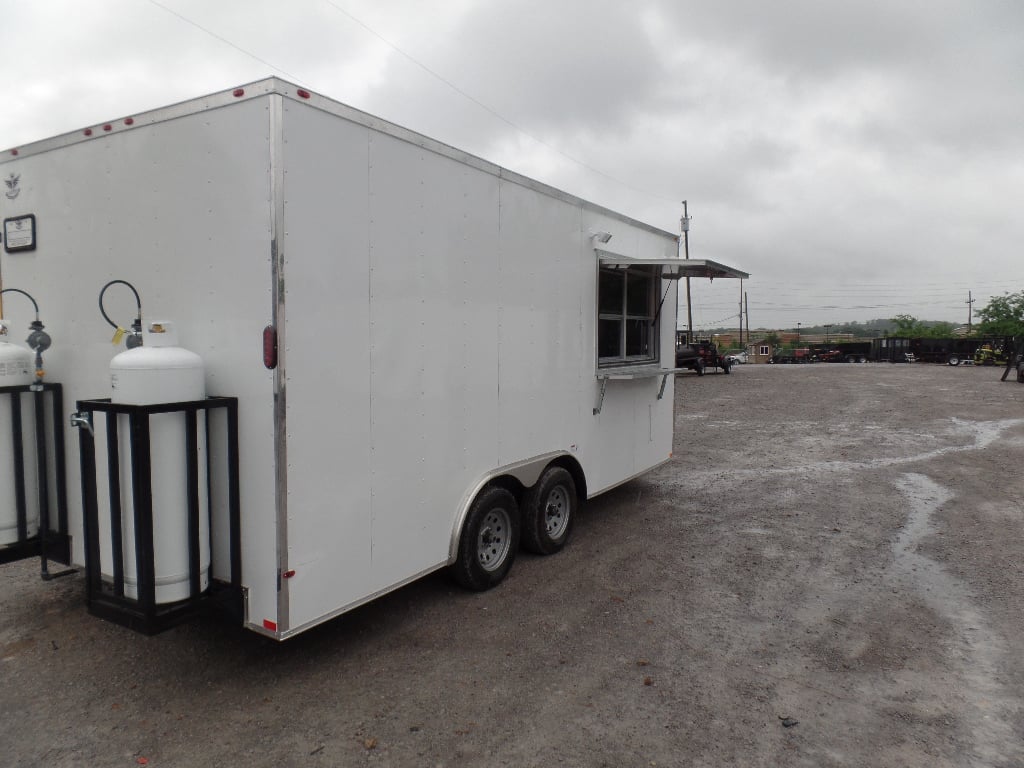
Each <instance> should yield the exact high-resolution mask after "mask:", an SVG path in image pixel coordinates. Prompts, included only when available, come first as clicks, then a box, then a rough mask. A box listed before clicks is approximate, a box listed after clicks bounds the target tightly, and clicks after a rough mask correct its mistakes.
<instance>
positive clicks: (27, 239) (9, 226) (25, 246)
mask: <svg viewBox="0 0 1024 768" xmlns="http://www.w3.org/2000/svg"><path fill="white" fill-rule="evenodd" d="M35 247H36V215H35V214H34V213H29V214H27V215H25V216H15V217H14V218H11V219H4V250H5V251H7V252H8V253H14V252H15V251H33V250H35Z"/></svg>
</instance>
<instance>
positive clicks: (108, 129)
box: [103, 123, 114, 131]
mask: <svg viewBox="0 0 1024 768" xmlns="http://www.w3.org/2000/svg"><path fill="white" fill-rule="evenodd" d="M113 128H114V126H112V125H111V124H110V123H107V124H106V125H104V126H103V130H104V131H110V130H113Z"/></svg>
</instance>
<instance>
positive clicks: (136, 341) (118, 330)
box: [99, 280, 142, 349]
mask: <svg viewBox="0 0 1024 768" xmlns="http://www.w3.org/2000/svg"><path fill="white" fill-rule="evenodd" d="M118 284H120V285H127V286H128V288H129V289H131V292H132V293H133V294H135V306H136V308H137V309H138V314H137V315H136V317H135V320H133V321H132V330H131V333H130V334H129V336H128V341H127V342H126V346H127V347H128V349H133V348H134V347H139V346H142V299H141V298H139V292H138V291H137V290H135V286H134V285H132V284H131V283H129V282H128V281H127V280H111V281H110V282H109V283H107V284H106V285H104V286H103V288H101V289H100V300H99V304H100V314H101V315H103V319H104V320H106V321H107V322H108V323H110V326H111V327H112V328H113V329H114V330H115V333H114V344H118V343H119V342H120V341H121V337H122V336H124V335H125V333H126V331H125V329H124V328H122V327H121V326H120V325H118V324H117V323H115V322H114V321H113V320H111V319H110V315H108V314H107V310H106V309H104V307H103V294H105V293H106V292H107V289H108V288H109V287H110V286H112V285H118Z"/></svg>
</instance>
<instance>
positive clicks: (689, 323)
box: [679, 200, 693, 343]
mask: <svg viewBox="0 0 1024 768" xmlns="http://www.w3.org/2000/svg"><path fill="white" fill-rule="evenodd" d="M679 228H680V229H681V230H682V233H683V247H684V248H685V249H686V258H687V259H689V258H690V214H689V213H688V212H687V209H686V201H685V200H683V218H681V219H680V220H679ZM686 341H687V343H691V342H692V341H693V307H692V305H691V304H690V276H689V275H687V276H686Z"/></svg>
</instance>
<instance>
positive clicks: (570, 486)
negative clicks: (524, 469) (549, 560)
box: [523, 467, 578, 555]
mask: <svg viewBox="0 0 1024 768" xmlns="http://www.w3.org/2000/svg"><path fill="white" fill-rule="evenodd" d="M577 504H578V500H577V498H576V483H575V482H573V479H572V475H571V474H569V471H568V470H567V469H564V468H563V467H549V468H548V469H546V470H544V474H543V475H541V476H540V479H539V480H538V481H537V483H536V485H534V486H533V487H532V488H531V489H530V490H529V491H527V492H526V499H525V502H524V506H523V549H525V550H527V551H529V552H534V553H536V554H538V555H553V554H554V553H555V552H558V551H559V550H560V549H561V548H562V547H564V546H565V544H566V542H567V541H568V540H569V533H570V531H571V530H572V523H573V520H574V519H575V518H576V507H577Z"/></svg>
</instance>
